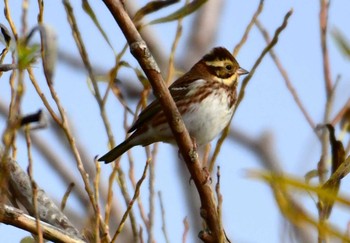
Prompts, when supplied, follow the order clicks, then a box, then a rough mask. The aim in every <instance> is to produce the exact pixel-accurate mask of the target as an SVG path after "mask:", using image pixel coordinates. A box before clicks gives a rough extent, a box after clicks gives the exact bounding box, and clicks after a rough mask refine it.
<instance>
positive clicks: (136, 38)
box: [104, 0, 224, 242]
mask: <svg viewBox="0 0 350 243" xmlns="http://www.w3.org/2000/svg"><path fill="white" fill-rule="evenodd" d="M104 3H105V4H106V6H107V7H108V9H109V10H110V11H111V13H112V15H113V17H114V18H115V20H116V21H117V23H118V25H119V27H120V28H121V30H122V31H123V33H124V35H125V37H126V39H127V41H128V43H129V46H130V50H131V53H132V54H133V55H134V56H135V58H136V59H137V61H138V62H139V64H140V65H141V67H142V69H143V70H144V72H145V74H146V76H147V78H148V79H149V81H150V83H151V85H152V87H153V90H154V93H155V96H156V97H157V98H158V100H159V102H160V104H161V106H162V108H163V111H164V114H165V116H166V118H167V120H168V122H169V126H170V128H171V130H172V132H173V135H174V137H175V139H176V142H177V144H178V146H179V149H180V151H181V154H182V156H183V158H184V160H185V162H186V165H187V168H188V170H189V171H190V173H191V176H192V179H193V181H194V183H195V185H196V188H197V190H198V193H199V196H200V198H201V203H202V208H201V212H202V217H203V218H204V220H205V221H206V224H207V227H208V230H207V231H206V232H207V234H205V236H206V237H207V238H202V240H203V241H205V242H222V240H223V239H224V232H223V229H221V228H220V224H219V218H218V212H217V205H216V202H215V200H214V198H213V191H212V188H211V186H210V185H208V184H207V183H203V182H205V181H206V175H205V173H204V172H203V171H202V168H201V165H200V162H199V160H198V154H197V153H196V151H195V150H194V148H193V144H192V141H191V138H190V136H189V134H188V131H187V129H186V127H185V125H184V123H183V121H182V118H181V115H180V113H179V111H178V109H177V107H176V105H175V102H174V100H173V99H172V98H171V96H170V94H169V90H168V89H167V88H166V86H165V83H164V80H163V78H162V76H161V73H160V70H159V68H158V66H157V64H156V62H155V60H154V59H153V57H152V55H151V53H150V50H149V49H148V47H147V45H146V43H145V42H144V41H143V40H142V38H141V36H140V34H139V33H138V32H137V30H136V28H135V26H134V24H133V22H132V21H131V19H130V17H129V16H128V14H127V13H126V12H125V9H124V6H123V4H122V2H121V1H113V0H104Z"/></svg>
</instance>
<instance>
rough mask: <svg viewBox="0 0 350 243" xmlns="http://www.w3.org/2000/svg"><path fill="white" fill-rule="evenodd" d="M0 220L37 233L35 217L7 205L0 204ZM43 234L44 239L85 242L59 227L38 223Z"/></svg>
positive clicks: (75, 242)
mask: <svg viewBox="0 0 350 243" xmlns="http://www.w3.org/2000/svg"><path fill="white" fill-rule="evenodd" d="M0 221H1V222H2V223H4V224H8V225H13V226H15V227H17V228H21V229H23V230H26V231H28V232H31V233H33V234H38V232H37V227H36V219H35V218H33V217H31V216H28V215H26V214H24V213H23V212H22V211H21V210H19V209H16V208H13V207H10V206H8V205H2V206H0ZM40 226H41V230H42V233H43V236H44V238H45V239H46V240H51V241H53V242H71V243H82V242H85V241H84V240H82V239H79V238H77V237H75V236H73V235H69V234H67V232H65V231H63V230H62V229H60V228H56V227H55V226H52V225H50V224H47V223H44V222H41V223H40Z"/></svg>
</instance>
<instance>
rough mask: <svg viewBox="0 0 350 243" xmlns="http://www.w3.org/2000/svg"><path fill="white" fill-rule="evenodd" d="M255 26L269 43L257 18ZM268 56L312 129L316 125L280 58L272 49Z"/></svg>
mask: <svg viewBox="0 0 350 243" xmlns="http://www.w3.org/2000/svg"><path fill="white" fill-rule="evenodd" d="M256 26H257V27H258V29H259V30H260V32H261V33H262V35H263V36H264V38H265V41H266V43H270V41H271V39H270V37H269V34H268V33H267V31H266V29H265V28H264V27H263V25H262V24H261V22H260V21H259V20H257V21H256ZM270 56H271V58H272V60H273V61H274V62H275V65H276V66H277V68H278V70H279V71H280V73H281V75H282V77H283V79H284V82H285V84H286V86H287V88H288V90H289V92H290V93H291V95H292V96H293V98H294V101H295V103H296V104H297V106H298V107H299V109H300V111H301V112H302V113H303V115H304V117H305V119H306V121H307V122H308V123H309V125H310V127H311V129H312V130H313V131H314V130H315V128H316V125H315V123H314V121H313V120H312V118H311V117H310V115H309V113H308V112H307V111H306V108H305V107H304V105H303V103H302V102H301V100H300V98H299V96H298V93H297V92H296V90H295V88H294V87H293V84H292V81H291V80H290V78H289V76H288V73H287V71H286V69H284V67H283V66H282V63H281V60H280V59H279V58H278V56H277V55H276V53H275V51H274V50H273V49H271V50H270Z"/></svg>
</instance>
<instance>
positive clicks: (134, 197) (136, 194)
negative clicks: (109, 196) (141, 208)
mask: <svg viewBox="0 0 350 243" xmlns="http://www.w3.org/2000/svg"><path fill="white" fill-rule="evenodd" d="M148 166H149V161H147V163H146V165H145V168H144V170H143V173H142V176H141V178H140V180H139V181H138V182H137V185H136V190H135V193H134V196H133V198H132V199H131V201H130V202H129V205H128V208H127V209H126V211H125V213H124V215H123V217H122V220H121V222H120V223H119V226H118V229H117V230H116V232H115V233H114V235H113V238H112V241H111V242H115V241H116V239H117V237H118V235H119V234H120V232H121V231H122V229H123V227H124V224H125V221H126V219H127V217H128V214H129V213H130V211H131V209H132V206H133V205H134V202H135V201H136V199H137V198H138V196H139V194H140V189H141V185H142V182H143V181H144V179H145V178H146V173H147V169H148Z"/></svg>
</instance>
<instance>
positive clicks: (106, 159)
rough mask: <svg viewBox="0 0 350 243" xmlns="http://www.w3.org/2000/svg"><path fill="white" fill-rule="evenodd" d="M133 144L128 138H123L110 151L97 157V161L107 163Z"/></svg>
mask: <svg viewBox="0 0 350 243" xmlns="http://www.w3.org/2000/svg"><path fill="white" fill-rule="evenodd" d="M134 146H135V145H134V144H132V143H131V142H130V141H129V139H127V140H125V141H124V142H122V143H121V144H119V145H118V146H117V147H115V148H113V149H112V150H111V151H109V152H108V153H106V154H105V155H103V156H102V157H101V158H99V159H98V161H104V162H105V164H108V163H110V162H112V161H114V160H116V159H117V158H119V157H120V156H121V155H122V154H124V153H125V152H126V151H128V150H129V149H130V148H132V147H134Z"/></svg>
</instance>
